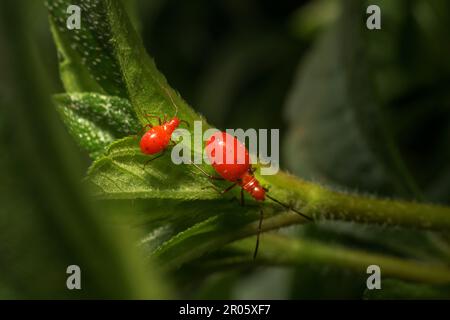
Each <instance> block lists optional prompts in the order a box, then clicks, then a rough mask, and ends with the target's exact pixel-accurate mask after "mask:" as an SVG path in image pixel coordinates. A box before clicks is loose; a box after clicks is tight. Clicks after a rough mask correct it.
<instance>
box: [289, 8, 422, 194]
mask: <svg viewBox="0 0 450 320" xmlns="http://www.w3.org/2000/svg"><path fill="white" fill-rule="evenodd" d="M341 6H342V8H341V9H342V10H341V12H342V16H341V17H340V19H339V20H338V21H337V22H336V23H335V24H334V25H332V26H330V27H329V28H328V30H327V31H326V32H325V33H324V34H323V35H322V36H321V37H320V38H319V40H318V42H317V43H316V45H315V46H314V47H313V49H312V51H311V52H310V54H309V55H308V56H307V58H306V59H305V61H304V62H303V63H302V65H301V67H300V68H299V70H298V74H297V79H296V80H295V84H294V87H293V89H292V92H291V96H290V98H289V100H288V104H287V110H286V119H287V121H288V122H289V123H290V130H289V137H288V142H287V145H289V148H288V149H286V150H288V151H287V152H286V154H285V156H286V158H287V160H288V164H289V167H290V168H292V170H294V172H295V173H296V174H298V175H300V176H302V177H306V178H308V179H313V180H318V181H320V182H324V183H327V184H334V185H338V186H345V187H350V188H352V189H356V190H364V191H369V192H372V193H376V194H385V195H392V194H397V195H402V196H404V197H412V196H413V197H418V196H419V195H418V191H417V188H416V187H415V184H414V182H413V181H412V178H411V177H410V176H409V174H408V172H407V170H406V169H405V167H404V165H403V163H402V161H401V159H400V157H399V153H398V151H397V149H396V146H395V145H394V143H393V140H392V137H391V136H390V132H389V130H388V127H387V125H386V122H385V119H384V116H383V115H382V110H381V105H380V103H379V101H378V99H377V96H376V93H375V92H374V90H373V84H372V82H371V79H370V74H371V73H370V69H369V67H368V64H367V61H366V57H365V48H364V41H363V37H362V31H361V15H362V14H363V13H364V10H363V9H362V6H361V4H359V3H357V2H354V1H353V2H342V3H341Z"/></svg>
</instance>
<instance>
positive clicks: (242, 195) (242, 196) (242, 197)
mask: <svg viewBox="0 0 450 320" xmlns="http://www.w3.org/2000/svg"><path fill="white" fill-rule="evenodd" d="M240 204H241V206H245V203H244V188H241V201H240Z"/></svg>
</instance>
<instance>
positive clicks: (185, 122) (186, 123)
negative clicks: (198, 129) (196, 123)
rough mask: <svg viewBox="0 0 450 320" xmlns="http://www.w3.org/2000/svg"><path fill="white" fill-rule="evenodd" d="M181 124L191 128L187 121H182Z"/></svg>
mask: <svg viewBox="0 0 450 320" xmlns="http://www.w3.org/2000/svg"><path fill="white" fill-rule="evenodd" d="M180 123H184V124H185V125H186V126H187V127H188V128H190V127H191V126H190V125H189V122H187V121H186V120H180Z"/></svg>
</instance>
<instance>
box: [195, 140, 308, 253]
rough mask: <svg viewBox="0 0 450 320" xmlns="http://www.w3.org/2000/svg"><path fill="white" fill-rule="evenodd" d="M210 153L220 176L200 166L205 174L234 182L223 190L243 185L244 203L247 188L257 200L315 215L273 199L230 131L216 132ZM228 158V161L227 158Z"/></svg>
mask: <svg viewBox="0 0 450 320" xmlns="http://www.w3.org/2000/svg"><path fill="white" fill-rule="evenodd" d="M205 151H206V154H207V156H208V158H209V160H210V162H211V165H212V167H213V168H214V170H215V171H216V172H217V173H218V174H219V176H213V175H210V174H208V173H207V172H206V171H204V170H203V169H202V168H201V167H199V166H197V165H196V167H197V168H198V169H199V170H201V171H202V172H203V173H204V174H205V175H207V176H208V177H209V178H211V179H214V180H227V181H230V182H233V184H232V185H230V186H229V187H228V188H226V189H225V190H222V191H220V193H221V194H224V193H226V192H228V191H230V190H231V189H233V188H234V187H236V186H240V187H241V204H243V203H244V191H245V192H247V193H248V194H250V196H251V197H252V198H253V199H255V200H256V201H264V200H265V199H266V198H268V199H270V200H272V201H274V202H276V203H278V204H280V205H281V206H283V207H285V208H287V209H289V210H292V211H294V212H295V213H297V214H299V215H301V216H302V217H304V218H305V219H307V220H312V218H310V217H308V216H307V215H305V214H303V213H301V212H300V211H298V210H295V209H294V208H292V207H290V206H288V205H286V204H284V203H282V202H281V201H279V200H277V199H275V198H273V197H272V196H270V195H269V194H268V193H267V191H268V190H267V189H265V188H264V187H263V186H262V185H261V184H260V182H259V181H258V180H257V179H256V177H255V175H254V172H255V170H254V168H253V167H252V166H251V164H250V157H249V153H248V150H247V148H246V147H245V145H243V144H242V143H241V142H239V140H238V139H236V138H235V137H233V136H232V135H230V134H228V133H226V132H216V133H215V134H213V135H212V136H211V137H210V138H209V140H208V141H207V143H206V147H205ZM227 160H228V161H227ZM260 212H261V216H260V220H259V227H258V234H257V238H256V247H255V252H254V254H253V258H256V254H257V252H258V247H259V236H260V233H261V226H262V221H263V211H262V209H261V210H260Z"/></svg>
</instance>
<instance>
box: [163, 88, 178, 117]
mask: <svg viewBox="0 0 450 320" xmlns="http://www.w3.org/2000/svg"><path fill="white" fill-rule="evenodd" d="M163 89H164V91H165V92H166V93H167V95H168V96H169V99H170V101H171V102H172V105H173V107H174V109H175V115H174V117H176V116H177V114H178V107H177V105H176V104H175V102H174V101H173V99H172V95H171V94H170V92H169V90H167V88H166V87H163Z"/></svg>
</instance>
